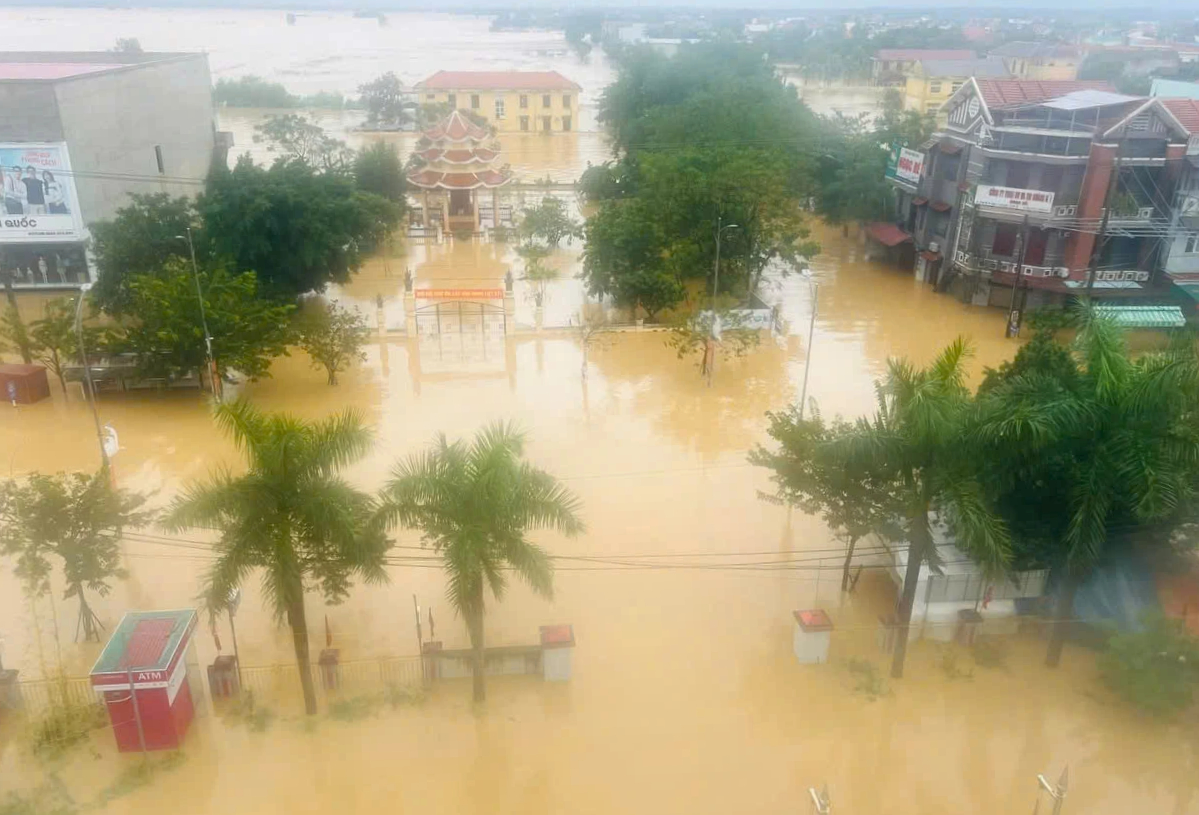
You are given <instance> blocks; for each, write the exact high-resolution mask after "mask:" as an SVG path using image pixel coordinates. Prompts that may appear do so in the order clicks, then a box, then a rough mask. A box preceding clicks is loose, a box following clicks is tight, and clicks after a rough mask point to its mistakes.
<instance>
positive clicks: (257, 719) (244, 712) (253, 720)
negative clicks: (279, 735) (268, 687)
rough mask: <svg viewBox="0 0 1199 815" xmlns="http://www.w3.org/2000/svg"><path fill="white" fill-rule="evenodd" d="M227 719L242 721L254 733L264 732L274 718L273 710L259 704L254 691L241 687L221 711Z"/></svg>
mask: <svg viewBox="0 0 1199 815" xmlns="http://www.w3.org/2000/svg"><path fill="white" fill-rule="evenodd" d="M222 715H223V718H225V719H226V720H227V721H232V722H242V723H244V724H245V725H246V727H247V728H248V729H249V730H250V731H252V732H254V733H265V732H266V730H267V729H268V728H269V727H270V726H271V723H272V722H274V720H275V711H273V710H271V709H270V708H269V707H267V706H266V705H263V704H260V703H259V702H258V698H257V697H256V696H255V695H254V691H252V690H249V689H243V690H242V692H241V694H240V695H239V696H238V697H237V698H236V699H234V700H233V701H232V702H230V703H229V705H228V706H227V707H226V708H225V710H224V711H223V714H222Z"/></svg>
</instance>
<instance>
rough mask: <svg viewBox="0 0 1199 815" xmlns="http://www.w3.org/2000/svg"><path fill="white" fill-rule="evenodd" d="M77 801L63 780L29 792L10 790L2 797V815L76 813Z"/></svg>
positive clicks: (62, 814) (0, 806) (0, 814)
mask: <svg viewBox="0 0 1199 815" xmlns="http://www.w3.org/2000/svg"><path fill="white" fill-rule="evenodd" d="M78 812H79V809H78V807H77V806H76V805H75V801H74V800H73V799H72V798H71V795H70V793H68V792H67V791H66V788H65V786H64V785H63V784H62V782H61V781H58V780H57V779H55V783H46V784H43V785H42V786H40V787H37V788H35V789H32V790H29V791H28V792H9V793H7V794H6V795H4V796H3V797H2V798H0V815H76V813H78Z"/></svg>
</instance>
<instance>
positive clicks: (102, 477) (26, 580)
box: [0, 469, 151, 642]
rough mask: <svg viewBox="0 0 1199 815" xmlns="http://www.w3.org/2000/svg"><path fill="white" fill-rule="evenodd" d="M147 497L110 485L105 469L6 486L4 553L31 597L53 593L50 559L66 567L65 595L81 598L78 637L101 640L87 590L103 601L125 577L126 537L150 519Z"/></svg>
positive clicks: (1, 520)
mask: <svg viewBox="0 0 1199 815" xmlns="http://www.w3.org/2000/svg"><path fill="white" fill-rule="evenodd" d="M144 502H145V498H144V497H142V496H140V495H137V494H134V493H130V492H125V491H124V490H119V489H117V488H116V487H114V486H113V485H112V479H111V477H110V475H109V473H108V471H107V469H102V470H101V471H100V472H98V473H96V474H94V475H87V474H84V473H70V474H67V473H58V474H57V475H43V474H41V473H33V474H32V475H30V476H29V477H28V478H27V479H25V480H24V481H23V482H22V481H17V480H9V481H4V482H0V553H3V554H5V555H7V556H9V557H11V558H14V559H15V560H16V567H15V573H16V576H17V577H18V578H19V579H20V580H21V581H22V583H23V584H24V586H25V590H26V592H27V593H28V594H29V596H30V597H40V596H42V595H44V594H46V593H47V592H48V591H49V590H50V575H51V573H52V572H53V563H52V561H51V558H52V557H53V558H57V559H58V560H59V561H61V566H62V571H63V579H64V580H65V581H66V589H65V591H64V592H63V597H65V598H68V599H69V598H71V597H76V598H78V599H79V623H78V625H77V627H76V629H75V639H76V640H78V639H79V635H80V633H81V632H82V634H83V636H84V639H85V640H91V641H97V642H98V641H99V639H100V634H99V628H100V627H103V626H102V625H101V624H100V620H99V618H98V617H97V616H96V613H95V612H94V611H93V610H92V608H91V606H90V605H89V604H88V601H87V594H86V592H87V591H93V592H95V593H96V594H99V595H100V596H101V597H103V596H105V595H107V594H108V592H109V591H110V589H111V588H112V587H111V585H110V581H111V580H112V578H114V577H117V578H123V577H124V576H125V571H124V570H123V569H122V568H121V547H120V536H121V532H122V531H123V530H124V529H125V528H126V527H130V526H142V525H144V524H145V523H147V522H148V521H149V519H150V517H151V516H150V515H149V514H148V513H146V512H143V511H142V510H141V507H142V505H143V503H144Z"/></svg>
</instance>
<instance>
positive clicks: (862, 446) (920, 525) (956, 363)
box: [772, 339, 1011, 678]
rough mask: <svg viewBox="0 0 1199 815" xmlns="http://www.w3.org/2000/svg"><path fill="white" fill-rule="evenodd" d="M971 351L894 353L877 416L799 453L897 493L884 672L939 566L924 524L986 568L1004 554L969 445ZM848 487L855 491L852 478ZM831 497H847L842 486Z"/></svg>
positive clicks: (903, 645) (792, 427)
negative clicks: (900, 574) (895, 593)
mask: <svg viewBox="0 0 1199 815" xmlns="http://www.w3.org/2000/svg"><path fill="white" fill-rule="evenodd" d="M969 352H970V349H969V346H968V345H967V344H966V342H965V341H964V340H962V339H958V340H956V341H955V342H953V343H952V344H950V345H949V346H948V347H946V348H945V349H944V350H943V351H942V352H941V354H940V355H939V356H938V357H937V358H936V359H935V360H934V361H933V362H932V364H930V365H929V366H927V367H925V368H916V367H914V366H913V365H912V364H911V363H910V362H908V361H906V360H894V359H893V360H891V361H889V363H888V365H887V376H886V378H885V379H884V380H883V381H882V382H880V383H878V384H877V385H876V386H875V388H876V391H877V394H878V407H877V409H876V411H875V414H874V416H872V417H869V418H861V419H858V420H857V421H856V422H855V423H853V424H851V425H846V424H838V425H837V432H836V433H835V434H834V433H830V434H829V436H828V438H827V439H826V440H824V441H823V442H822V443H821V444H819V445H815V446H812V447H810V448H807V449H803V448H801V451H802V452H804V453H805V454H807V455H811V456H814V457H816V458H815V461H813V462H812V463H811V464H809V465H805V466H809V467H813V468H820V469H832V468H838V467H840V468H844V469H846V470H848V471H849V472H850V473H852V474H853V475H855V476H859V477H866V478H869V479H870V480H871V482H872V483H873V484H877V485H879V488H880V489H888V490H892V491H893V492H894V495H895V498H896V501H897V504H898V506H899V507H900V508H901V512H902V524H903V531H904V534H905V537H906V538H907V541H908V562H907V568H906V571H905V574H904V580H903V589H902V591H901V594H900V600H899V604H898V610H897V611H898V614H897V616H898V624H899V629H898V637H897V639H896V643H895V653H894V658H893V660H892V663H891V675H892V676H893V677H895V678H899V677H901V676H903V667H904V660H905V658H906V655H907V645H908V629H909V627H910V625H911V620H912V604H913V601H914V600H915V596H916V585H917V582H918V579H919V576H920V568H921V566H922V565H923V564H924V563H926V562H928V563H936V560H937V554H936V549H935V547H934V546H933V538H932V528H931V523H932V519H933V515H934V513H936V515H937V516H938V517H939V518H940V519H942V520H945V521H946V522H947V523H948V524H949V526H950V528H951V530H952V531H953V532H954V533H955V536H956V543H957V545H958V546H959V547H960V548H962V549H963V550H964V551H965V552H966V553H967V554H968V555H970V556H971V557H972V558H973V559H974V560H975V561H976V562H978V563H979V564H980V565H981V566H982V567H983V569H984V571H986V572H988V573H991V574H999V573H1001V572H1003V571H1004V570H1006V569H1007V568H1008V564H1009V562H1010V559H1011V553H1010V542H1009V535H1008V530H1007V528H1006V526H1005V525H1004V523H1003V522H1002V520H1000V519H999V518H998V517H997V516H996V514H995V513H994V512H993V510H992V508H991V506H990V504H989V502H988V501H987V498H986V496H985V494H984V492H983V490H982V487H981V484H980V482H979V478H978V476H977V473H976V466H977V463H978V458H979V457H978V455H977V453H976V445H974V444H972V438H973V437H972V434H971V424H970V422H969V419H970V417H971V411H972V400H971V398H970V393H969V391H968V390H967V388H966V385H965V369H964V365H963V363H964V360H965V358H966V357H967V355H968V354H969ZM772 429H774V430H776V431H777V432H780V433H783V434H786V435H788V436H792V435H794V436H796V437H798V438H802V437H803V435H804V433H806V432H810V431H808V430H806V429H805V428H803V427H802V426H800V425H798V424H794V423H793V422H791V421H789V420H787V419H784V420H782V424H780V425H777V426H775V427H774V428H772ZM781 455H782V458H781V459H778V460H776V462H775V463H776V464H777V465H778V467H779V469H776V472H777V473H778V476H779V478H780V479H783V480H785V479H786V478H787V477H788V474H789V470H788V469H787V468H788V464H789V462H788V458H787V456H786V451H785V450H784V451H783V452H782V454H781ZM847 488H853V485H852V484H849V485H848V487H847ZM838 500H840V501H842V502H844V503H846V504H849V503H850V502H851V501H853V500H854V497H853V494H852V493H848V492H847V493H846V494H845V495H843V496H841V497H840V498H838Z"/></svg>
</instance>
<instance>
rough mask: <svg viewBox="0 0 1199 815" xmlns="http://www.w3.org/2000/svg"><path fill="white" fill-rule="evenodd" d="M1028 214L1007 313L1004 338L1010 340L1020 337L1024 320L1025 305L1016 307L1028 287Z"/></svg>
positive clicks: (1022, 233) (1025, 216) (1022, 231)
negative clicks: (1025, 278) (1025, 270)
mask: <svg viewBox="0 0 1199 815" xmlns="http://www.w3.org/2000/svg"><path fill="white" fill-rule="evenodd" d="M1028 233H1029V226H1028V213H1027V212H1026V213H1024V228H1023V229H1021V230H1020V258H1019V262H1018V263H1017V264H1016V281H1015V282H1014V283H1013V284H1012V302H1011V303H1010V304H1009V308H1008V312H1007V329H1006V332H1005V333H1004V336H1005V337H1007V338H1008V339H1011V338H1012V337H1019V336H1020V323H1021V322H1022V321H1023V319H1024V304H1023V303H1021V304H1020V307H1019V308H1017V307H1016V298H1017V297H1018V296H1019V294H1020V292H1021V291H1023V290H1024V288H1025V287H1026V286H1027V285H1028V284H1027V283H1026V282H1025V280H1024V260H1025V258H1027V257H1028Z"/></svg>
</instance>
